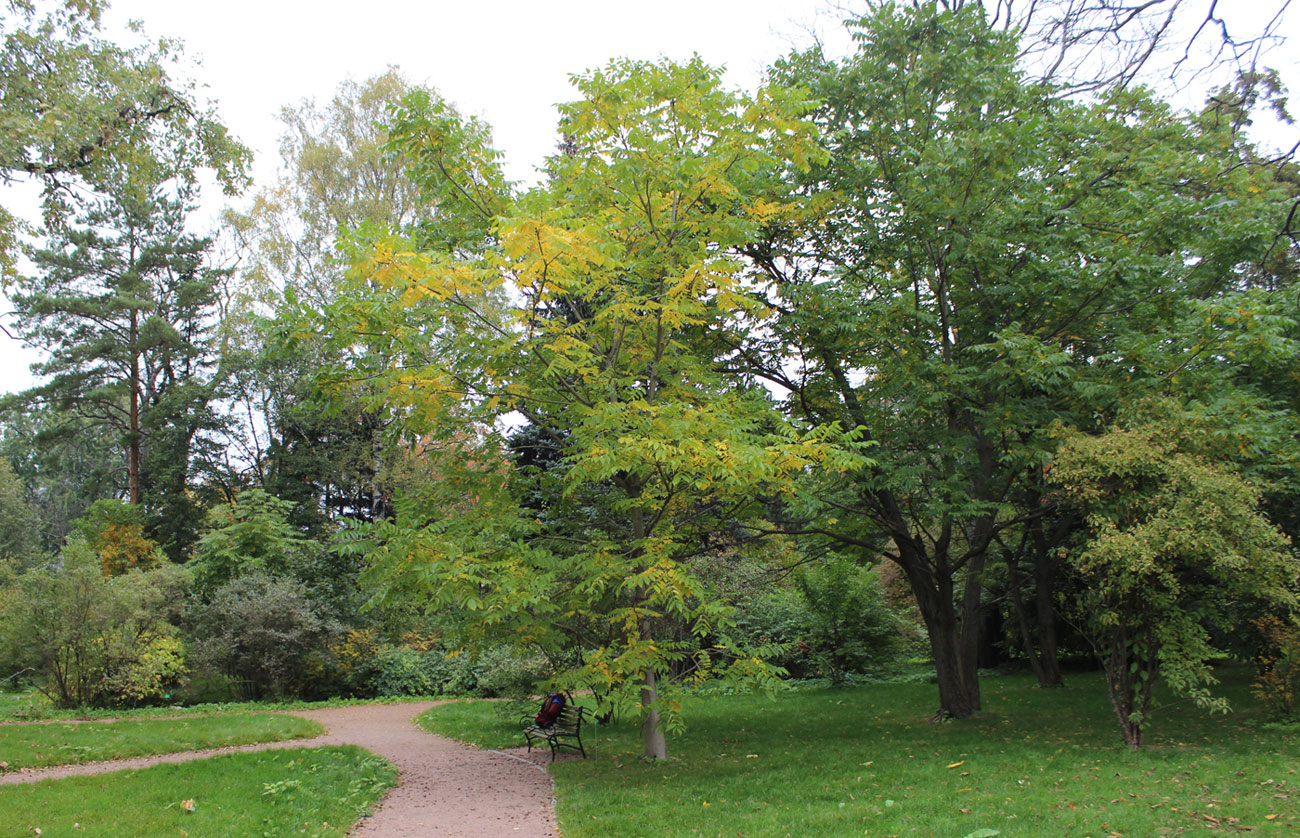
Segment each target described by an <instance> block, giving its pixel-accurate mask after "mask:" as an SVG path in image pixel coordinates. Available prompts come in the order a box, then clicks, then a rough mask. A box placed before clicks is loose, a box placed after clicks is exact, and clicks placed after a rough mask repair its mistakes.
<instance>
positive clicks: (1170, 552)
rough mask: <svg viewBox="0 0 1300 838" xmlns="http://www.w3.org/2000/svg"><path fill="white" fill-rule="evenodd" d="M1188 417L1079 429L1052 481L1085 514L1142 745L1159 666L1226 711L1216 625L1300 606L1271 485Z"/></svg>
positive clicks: (1092, 619)
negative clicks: (1186, 435) (1184, 442)
mask: <svg viewBox="0 0 1300 838" xmlns="http://www.w3.org/2000/svg"><path fill="white" fill-rule="evenodd" d="M1180 430H1181V429H1180V427H1178V424H1177V422H1176V420H1163V421H1158V422H1152V423H1150V424H1147V425H1144V426H1141V427H1137V428H1133V429H1124V428H1115V429H1113V430H1111V431H1109V432H1108V433H1105V434H1101V435H1099V436H1087V435H1083V434H1071V435H1069V436H1067V438H1066V441H1065V443H1064V444H1063V445H1062V446H1061V449H1060V451H1059V452H1058V454H1057V456H1056V459H1055V461H1054V463H1053V465H1052V469H1051V479H1052V481H1053V482H1054V483H1055V484H1056V485H1057V486H1058V487H1059V488H1060V490H1061V493H1062V494H1063V496H1064V500H1065V501H1066V502H1067V503H1069V504H1071V505H1073V506H1075V507H1076V508H1077V509H1079V510H1080V511H1081V512H1082V513H1083V514H1084V516H1085V518H1086V521H1087V526H1088V537H1087V539H1086V540H1084V541H1083V542H1082V543H1081V544H1079V545H1077V546H1076V547H1075V548H1074V549H1073V550H1071V551H1070V553H1069V561H1070V563H1071V565H1073V567H1074V568H1075V570H1076V571H1077V572H1078V573H1079V574H1080V575H1081V577H1082V582H1083V584H1082V586H1081V590H1082V599H1081V602H1080V616H1081V618H1082V621H1083V623H1084V624H1085V625H1086V626H1087V627H1088V629H1089V631H1090V633H1091V634H1092V636H1093V642H1094V645H1095V646H1096V648H1097V649H1098V654H1099V655H1100V657H1101V662H1102V665H1103V667H1104V668H1105V670H1106V673H1107V678H1108V681H1109V683H1110V688H1111V698H1112V702H1113V703H1114V705H1115V710H1116V713H1117V715H1118V716H1119V721H1120V726H1121V728H1122V729H1123V731H1124V735H1125V740H1126V741H1128V742H1129V744H1131V745H1133V746H1134V747H1140V746H1141V742H1142V729H1143V727H1144V726H1145V724H1146V723H1147V717H1148V715H1149V713H1150V710H1151V699H1152V689H1153V687H1154V683H1155V680H1156V677H1157V675H1158V676H1160V677H1161V678H1163V679H1164V680H1165V681H1166V682H1168V684H1169V685H1170V687H1171V688H1173V689H1174V690H1175V691H1176V692H1178V693H1181V694H1183V695H1186V696H1189V697H1190V698H1192V699H1193V700H1194V701H1196V702H1197V703H1198V704H1200V705H1202V706H1206V707H1211V708H1215V709H1220V710H1226V709H1227V706H1226V702H1224V701H1223V700H1222V699H1215V698H1213V697H1212V696H1211V695H1210V692H1209V687H1210V686H1211V685H1213V684H1214V683H1215V680H1214V677H1213V675H1212V674H1211V672H1210V668H1209V660H1210V659H1211V658H1212V657H1213V656H1214V654H1215V650H1214V648H1213V647H1212V646H1211V644H1210V632H1209V629H1210V627H1212V626H1219V627H1221V628H1223V629H1227V630H1231V629H1233V628H1236V626H1234V625H1233V623H1234V621H1235V620H1238V619H1240V618H1241V616H1240V615H1241V614H1243V613H1245V614H1246V615H1247V616H1248V615H1249V613H1250V611H1251V610H1252V609H1253V610H1255V612H1256V613H1258V611H1259V610H1264V609H1269V610H1271V609H1275V608H1279V607H1283V608H1284V607H1287V606H1290V605H1294V603H1295V595H1294V593H1293V592H1292V591H1293V589H1294V585H1295V582H1296V579H1297V577H1298V576H1300V563H1298V562H1297V560H1296V558H1295V556H1294V555H1293V554H1292V553H1291V552H1290V550H1288V549H1287V547H1288V544H1287V539H1286V537H1285V536H1284V535H1282V533H1280V532H1279V531H1278V530H1276V529H1275V528H1274V527H1273V526H1272V525H1271V524H1270V523H1269V522H1268V521H1267V520H1266V519H1265V518H1264V517H1263V516H1262V515H1261V514H1260V513H1259V512H1258V506H1259V500H1260V493H1259V490H1258V489H1256V488H1255V487H1253V486H1252V485H1251V484H1250V483H1248V482H1247V481H1246V480H1244V479H1242V478H1241V477H1239V476H1238V475H1236V474H1234V473H1233V472H1232V470H1231V468H1230V464H1228V463H1215V462H1211V461H1209V460H1208V459H1207V458H1206V457H1205V456H1203V455H1200V454H1199V453H1188V452H1186V451H1185V450H1184V448H1183V447H1182V446H1180V444H1179V443H1180V439H1181V438H1182V434H1181V433H1180Z"/></svg>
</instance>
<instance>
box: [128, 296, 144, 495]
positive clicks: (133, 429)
mask: <svg viewBox="0 0 1300 838" xmlns="http://www.w3.org/2000/svg"><path fill="white" fill-rule="evenodd" d="M139 318H140V313H139V311H137V310H136V309H131V345H130V347H129V348H128V350H127V351H128V352H130V353H131V395H130V406H129V408H128V416H127V426H128V427H127V438H128V442H127V452H126V490H127V495H128V497H129V498H130V500H131V503H133V504H136V505H138V504H139V503H140V500H141V492H140V350H139V345H140V321H139Z"/></svg>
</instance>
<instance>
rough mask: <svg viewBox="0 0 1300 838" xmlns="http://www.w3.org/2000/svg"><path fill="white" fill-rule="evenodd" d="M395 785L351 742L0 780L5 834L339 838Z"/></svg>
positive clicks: (392, 773)
mask: <svg viewBox="0 0 1300 838" xmlns="http://www.w3.org/2000/svg"><path fill="white" fill-rule="evenodd" d="M396 781H397V772H396V770H395V769H394V768H393V767H392V766H391V765H389V764H388V763H387V762H385V761H384V760H382V759H379V758H378V757H376V756H374V755H372V754H370V753H368V752H366V751H364V750H362V749H360V748H355V747H351V746H346V747H333V748H307V749H301V750H290V751H260V752H256V753H244V754H231V755H228V756H221V757H214V758H212V759H204V760H197V761H194V762H186V763H181V764H177V765H156V766H153V767H151V768H145V769H141V770H138V771H118V772H114V773H111V774H99V775H94V776H88V777H71V778H68V779H63V780H45V781H42V782H39V783H31V784H26V785H14V786H0V838H11V836H31V835H40V836H42V838H84V836H88V835H92V836H93V835H98V836H121V837H122V838H125V837H126V836H163V835H174V836H188V838H254V837H255V838H264V836H273V838H281V836H287V835H305V836H316V838H334V837H335V836H343V835H346V834H347V832H348V830H349V829H350V828H351V827H352V824H353V823H354V822H355V821H356V820H357V818H359V817H361V816H362V815H364V814H366V813H368V812H369V811H371V809H372V808H373V807H374V805H375V803H376V802H377V801H378V800H379V798H380V797H381V796H382V795H383V793H384V791H385V790H387V789H388V788H390V787H391V786H392V785H394V784H395V783H396Z"/></svg>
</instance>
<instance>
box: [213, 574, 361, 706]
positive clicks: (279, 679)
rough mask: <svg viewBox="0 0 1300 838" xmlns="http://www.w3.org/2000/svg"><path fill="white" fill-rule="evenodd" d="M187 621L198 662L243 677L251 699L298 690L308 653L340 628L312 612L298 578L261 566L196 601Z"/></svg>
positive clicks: (322, 646) (318, 648) (316, 650)
mask: <svg viewBox="0 0 1300 838" xmlns="http://www.w3.org/2000/svg"><path fill="white" fill-rule="evenodd" d="M188 622H189V625H190V630H191V632H192V634H193V636H194V637H195V641H194V652H193V656H194V659H195V661H196V663H198V664H199V665H201V666H204V667H207V668H209V669H212V670H215V671H218V672H222V673H224V674H225V675H228V676H229V677H231V678H234V679H237V680H238V681H242V682H244V684H245V685H246V691H247V693H248V694H249V695H250V696H251V697H254V698H262V697H266V696H274V697H276V698H283V697H285V696H288V695H296V694H298V692H299V691H300V690H301V687H302V683H303V680H304V677H305V675H306V670H307V666H308V664H309V661H310V659H311V657H312V655H314V654H319V653H322V652H324V650H325V649H326V648H327V647H328V645H329V641H330V639H331V638H332V637H334V636H335V635H336V634H337V633H338V631H339V627H338V626H337V624H335V623H334V622H332V621H331V620H328V619H325V618H322V617H321V616H320V615H319V614H317V613H316V611H315V610H314V608H313V605H312V602H311V599H310V598H309V597H308V596H307V590H306V588H305V587H304V586H303V584H302V583H301V582H298V581H296V580H293V579H285V578H282V577H275V576H270V575H268V574H266V573H262V572H260V571H254V572H252V573H250V574H249V575H247V576H243V577H240V578H238V579H234V580H231V581H230V582H227V583H226V584H224V585H222V586H221V587H219V588H217V589H216V590H215V591H214V592H213V594H212V597H211V599H210V600H208V601H207V602H196V603H195V604H194V605H193V607H192V608H191V611H190V614H189V617H188Z"/></svg>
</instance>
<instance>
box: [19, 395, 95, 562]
mask: <svg viewBox="0 0 1300 838" xmlns="http://www.w3.org/2000/svg"><path fill="white" fill-rule="evenodd" d="M0 422H2V423H3V424H2V426H0V427H3V432H2V433H0V446H2V447H3V456H4V458H5V460H6V461H7V462H8V463H11V464H12V466H13V470H14V475H15V477H17V478H18V480H19V481H20V482H21V483H22V484H23V485H24V487H25V489H26V498H27V501H28V503H29V505H30V507H31V508H32V510H33V511H34V512H35V513H36V515H37V520H38V521H39V524H38V525H37V526H35V527H33V528H32V529H31V530H30V535H31V536H32V537H33V538H34V539H35V540H36V542H37V547H38V548H39V549H40V550H41V551H42V552H43V553H48V554H56V553H58V551H59V550H60V549H61V548H62V547H63V544H64V542H65V541H66V540H67V538H68V536H69V535H70V534H71V533H72V532H73V530H74V524H73V522H74V521H76V519H78V518H80V517H81V516H82V515H83V514H84V513H85V511H86V509H88V508H89V507H90V505H91V504H92V503H94V502H95V500H96V499H98V498H104V497H109V496H111V495H114V494H116V493H117V491H118V489H117V486H118V485H119V484H120V480H115V479H114V478H115V477H120V474H121V463H120V457H119V456H115V455H114V453H113V452H114V449H115V448H117V447H118V445H119V441H118V439H117V438H116V437H115V436H114V434H113V433H112V432H111V431H109V430H107V429H105V428H101V427H98V426H96V425H93V424H91V423H90V422H88V421H86V420H79V419H76V418H75V417H68V416H60V415H58V414H57V413H56V412H55V411H54V410H51V409H48V408H45V407H41V406H32V405H7V406H6V409H5V410H3V411H0Z"/></svg>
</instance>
